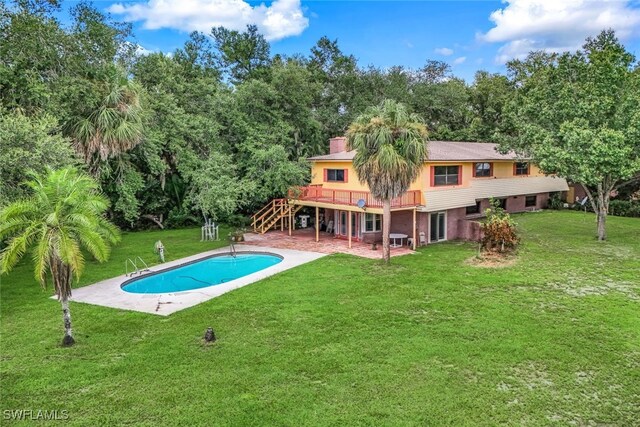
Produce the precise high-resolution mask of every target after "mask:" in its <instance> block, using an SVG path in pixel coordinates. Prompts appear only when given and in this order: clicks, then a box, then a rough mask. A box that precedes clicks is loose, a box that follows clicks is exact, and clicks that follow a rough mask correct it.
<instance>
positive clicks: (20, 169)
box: [0, 110, 79, 206]
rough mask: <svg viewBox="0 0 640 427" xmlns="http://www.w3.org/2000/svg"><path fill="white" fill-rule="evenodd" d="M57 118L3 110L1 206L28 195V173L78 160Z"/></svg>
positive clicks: (0, 117) (0, 113) (0, 123)
mask: <svg viewBox="0 0 640 427" xmlns="http://www.w3.org/2000/svg"><path fill="white" fill-rule="evenodd" d="M58 131H59V126H58V123H57V121H56V119H55V118H54V117H52V116H50V115H48V114H44V115H41V116H36V117H28V116H26V115H23V114H21V113H18V112H5V111H2V110H0V206H2V205H4V204H6V203H8V202H11V201H14V200H17V199H19V198H20V197H22V196H24V195H25V191H24V190H26V188H23V187H22V183H23V182H25V181H26V180H27V178H28V173H29V172H30V171H32V172H44V171H45V169H46V167H47V166H49V167H62V166H68V165H70V164H73V163H75V162H79V160H77V159H76V158H75V153H74V151H73V148H72V147H71V144H70V143H69V141H68V140H67V139H66V138H64V137H62V135H61V134H60V133H58Z"/></svg>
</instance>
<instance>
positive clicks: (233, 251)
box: [229, 242, 236, 258]
mask: <svg viewBox="0 0 640 427" xmlns="http://www.w3.org/2000/svg"><path fill="white" fill-rule="evenodd" d="M229 255H231V256H232V257H234V258H235V257H236V247H235V245H234V244H233V242H229Z"/></svg>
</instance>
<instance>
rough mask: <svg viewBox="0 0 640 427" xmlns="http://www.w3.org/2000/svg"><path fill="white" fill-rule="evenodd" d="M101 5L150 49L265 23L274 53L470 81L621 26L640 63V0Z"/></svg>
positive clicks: (166, 0)
mask: <svg viewBox="0 0 640 427" xmlns="http://www.w3.org/2000/svg"><path fill="white" fill-rule="evenodd" d="M64 4H65V5H66V6H68V7H71V6H73V4H74V2H73V1H67V2H65V3H64ZM94 5H96V6H97V7H98V8H100V9H102V10H103V11H105V12H108V13H110V14H111V15H112V16H113V18H115V19H118V20H123V21H127V22H131V23H132V24H133V27H134V33H135V35H136V39H135V42H136V43H138V44H139V45H140V46H141V52H146V51H155V52H165V53H169V52H172V51H174V50H175V49H177V48H179V47H181V46H182V44H183V43H184V41H185V40H186V39H187V37H188V34H189V32H191V31H193V30H199V31H203V32H205V33H208V32H209V31H210V28H211V27H212V26H220V25H222V26H225V27H227V28H231V29H237V30H242V29H244V28H245V27H246V25H247V24H256V25H257V26H258V29H259V31H260V32H261V33H262V34H263V35H264V36H265V37H266V38H267V40H269V42H270V43H271V50H272V53H280V54H287V55H291V54H294V53H302V54H305V55H306V54H308V53H309V51H310V49H311V47H312V46H313V45H314V44H315V43H316V42H317V41H318V39H319V38H320V37H322V36H327V37H329V38H330V39H332V40H333V39H337V40H338V44H339V46H340V48H341V49H342V51H343V52H345V53H347V54H353V55H354V56H355V57H356V58H358V62H359V64H360V65H362V66H366V65H374V66H378V67H381V68H387V67H390V66H393V65H402V66H405V67H409V68H419V67H420V66H422V65H423V64H424V63H425V61H426V60H427V59H436V60H441V61H446V62H448V63H449V64H450V65H451V66H452V69H453V72H454V74H455V75H457V76H459V77H462V78H464V79H466V80H469V81H470V80H472V79H473V75H474V73H475V72H476V71H477V70H480V69H482V70H488V71H491V72H504V70H505V68H504V64H505V62H506V61H508V60H510V59H512V58H522V57H524V56H525V55H526V54H527V53H528V52H529V51H531V50H538V49H543V50H546V51H566V50H575V49H577V48H579V47H580V46H581V45H582V44H583V43H584V39H585V38H586V37H588V36H590V35H597V34H598V33H599V32H600V31H601V30H602V29H605V28H613V29H614V30H616V33H617V34H618V37H619V38H620V39H621V40H622V41H623V43H624V44H625V45H626V47H627V49H628V50H629V51H631V52H632V53H634V54H635V55H636V56H637V57H638V58H640V0H601V1H594V0H504V1H488V0H487V1H459V0H451V1H430V0H423V1H418V0H414V1H391V0H387V1H381V0H377V1H363V0H359V1H358V0H352V1H337V0H314V1H306V0H271V1H264V2H257V1H248V0H175V1H172V0H133V1H132V0H119V1H105V0H100V1H94Z"/></svg>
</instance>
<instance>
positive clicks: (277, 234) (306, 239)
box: [244, 227, 415, 259]
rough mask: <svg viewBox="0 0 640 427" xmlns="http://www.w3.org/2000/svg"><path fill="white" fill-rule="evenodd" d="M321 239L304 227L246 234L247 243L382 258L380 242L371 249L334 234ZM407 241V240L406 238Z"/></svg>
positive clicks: (398, 251) (403, 251)
mask: <svg viewBox="0 0 640 427" xmlns="http://www.w3.org/2000/svg"><path fill="white" fill-rule="evenodd" d="M319 236H320V241H318V242H316V241H315V230H314V229H313V228H311V227H310V228H303V229H298V230H294V231H293V234H292V235H291V236H289V232H288V231H287V230H285V231H280V230H273V231H269V232H267V233H265V234H256V233H250V232H248V233H246V234H245V235H244V238H245V242H244V243H246V244H249V245H258V246H267V247H270V248H281V249H296V250H299V251H311V252H320V253H324V254H335V253H342V254H349V255H356V256H360V257H364V258H372V259H379V258H382V245H381V244H378V249H377V250H373V249H371V244H368V243H362V242H356V241H353V242H352V243H351V248H349V242H347V240H343V239H338V238H336V237H334V236H333V234H328V233H325V232H320V234H319ZM405 241H406V240H405ZM413 253H415V252H414V251H413V250H411V249H410V248H409V247H408V246H401V247H397V248H391V256H392V257H395V256H400V255H407V254H413Z"/></svg>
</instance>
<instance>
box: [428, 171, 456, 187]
mask: <svg viewBox="0 0 640 427" xmlns="http://www.w3.org/2000/svg"><path fill="white" fill-rule="evenodd" d="M431 172H432V178H431V181H432V182H431V184H432V186H433V187H437V186H441V185H458V184H460V166H433V167H432V170H431Z"/></svg>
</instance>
